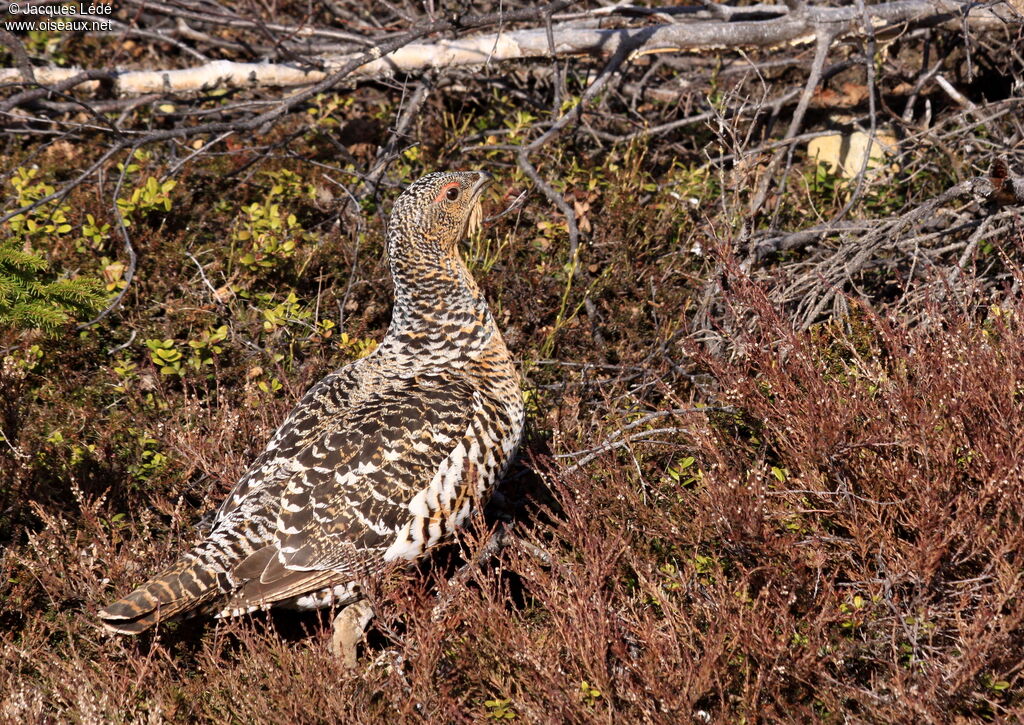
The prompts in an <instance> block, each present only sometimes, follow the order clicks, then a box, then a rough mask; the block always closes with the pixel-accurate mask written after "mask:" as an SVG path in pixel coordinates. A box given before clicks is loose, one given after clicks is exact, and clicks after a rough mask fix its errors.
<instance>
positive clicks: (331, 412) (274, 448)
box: [216, 358, 366, 521]
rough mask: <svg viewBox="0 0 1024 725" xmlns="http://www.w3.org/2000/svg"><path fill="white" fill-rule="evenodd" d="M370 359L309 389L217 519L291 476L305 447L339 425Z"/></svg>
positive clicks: (249, 470)
mask: <svg viewBox="0 0 1024 725" xmlns="http://www.w3.org/2000/svg"><path fill="white" fill-rule="evenodd" d="M365 360H366V358H363V359H361V360H356V361H355V362H353V363H351V364H349V365H346V366H345V367H343V368H341V369H339V370H335V371H334V372H333V373H331V374H330V375H327V376H326V377H324V378H323V379H322V380H321V381H320V382H318V383H317V384H316V385H314V386H313V387H312V388H310V389H309V390H308V391H306V394H305V395H304V396H302V400H300V401H299V403H298V404H297V405H296V406H295V408H293V409H292V412H291V413H289V415H288V417H287V418H286V419H285V420H284V422H282V423H281V425H280V426H278V428H277V430H276V431H275V432H274V435H273V437H271V439H270V441H269V442H268V443H267V447H266V448H265V449H264V450H263V452H262V453H261V454H260V455H259V456H257V458H256V460H254V461H253V462H252V465H250V466H249V468H248V470H247V471H246V472H245V473H244V474H243V475H242V477H241V478H240V479H239V480H238V483H236V484H235V487H234V488H233V489H232V490H231V493H230V494H229V495H228V496H227V498H225V499H224V502H223V503H222V504H221V505H220V508H219V509H218V511H217V518H216V521H220V520H221V519H223V518H224V517H225V516H226V515H227V514H228V513H229V512H231V511H232V510H234V509H235V508H237V507H238V506H239V505H240V504H241V503H242V502H243V501H244V500H245V499H246V498H247V497H249V496H250V495H251V494H252V493H254V492H255V491H257V490H258V489H260V488H264V487H267V486H273V485H275V484H280V483H281V482H283V481H284V480H285V479H287V478H288V477H289V476H290V475H291V470H290V465H291V463H292V462H293V461H294V459H295V457H296V456H297V455H298V454H299V452H300V451H302V449H304V448H306V446H308V445H309V443H310V442H311V441H312V440H314V439H315V438H316V437H317V436H318V435H320V434H321V433H322V432H323V431H324V430H326V429H327V428H328V427H329V426H330V425H332V424H337V419H338V416H339V415H341V414H343V413H344V411H345V409H346V407H348V404H349V399H350V398H351V397H352V393H353V392H354V391H355V390H357V389H358V388H359V387H360V383H359V368H360V367H361V366H362V365H363V364H364V363H365Z"/></svg>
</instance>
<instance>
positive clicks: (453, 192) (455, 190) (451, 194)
mask: <svg viewBox="0 0 1024 725" xmlns="http://www.w3.org/2000/svg"><path fill="white" fill-rule="evenodd" d="M460 193H461V191H460V189H459V187H457V186H453V187H452V188H450V189H449V190H448V193H447V194H445V196H446V197H448V201H455V200H456V199H458V198H459V194H460Z"/></svg>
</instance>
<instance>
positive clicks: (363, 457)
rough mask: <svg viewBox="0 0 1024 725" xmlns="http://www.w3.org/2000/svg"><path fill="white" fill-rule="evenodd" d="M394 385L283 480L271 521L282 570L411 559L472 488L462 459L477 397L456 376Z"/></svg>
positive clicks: (439, 533) (442, 529)
mask: <svg viewBox="0 0 1024 725" xmlns="http://www.w3.org/2000/svg"><path fill="white" fill-rule="evenodd" d="M396 382H400V383H402V384H400V385H398V386H394V387H391V388H390V389H388V390H387V391H385V392H382V393H380V394H378V395H375V396H374V397H373V398H372V399H370V400H367V401H364V402H363V404H361V405H360V406H359V408H358V410H355V411H352V415H351V417H350V418H349V419H348V420H346V421H345V424H344V426H339V429H338V430H334V431H330V432H327V433H325V434H324V435H323V436H321V437H320V438H319V440H318V441H316V442H315V443H313V444H311V445H310V446H309V447H308V448H306V449H305V450H303V452H302V454H301V455H300V457H299V461H300V463H301V464H302V467H303V469H304V470H303V472H302V473H299V474H296V475H294V476H292V478H290V479H289V481H288V484H287V487H286V488H285V491H284V495H283V496H282V500H281V510H280V515H279V518H278V533H277V542H278V545H279V547H280V551H281V561H282V563H283V564H284V565H285V566H286V567H287V568H289V569H300V570H322V569H331V570H336V571H338V570H341V571H343V570H346V569H350V568H351V567H352V566H353V565H359V564H360V563H365V559H366V558H367V557H369V558H371V559H380V558H384V559H394V558H414V557H415V556H417V555H419V554H420V553H422V552H423V550H424V549H426V548H428V547H429V546H431V545H432V544H434V543H436V542H437V541H438V540H439V539H440V538H441V537H443V536H444V535H445V534H446V533H447V532H448V528H449V522H448V521H441V519H446V518H447V517H448V516H449V515H450V514H451V513H452V505H453V504H454V503H455V501H456V500H459V501H462V500H465V497H466V495H468V493H469V492H468V491H466V490H464V489H465V488H466V484H469V485H471V486H473V487H474V488H475V486H476V484H477V482H476V481H470V480H469V476H468V475H467V474H468V473H469V469H470V467H471V464H472V462H471V461H470V460H469V458H470V457H469V456H467V452H468V451H469V450H470V449H471V448H475V447H476V446H474V445H473V443H472V441H471V440H470V439H471V438H473V437H474V427H473V422H474V420H475V419H478V418H479V416H480V415H481V412H482V410H483V403H482V400H481V396H480V394H479V393H478V392H476V391H475V389H474V387H473V386H472V385H471V384H470V382H469V381H468V380H466V379H465V378H462V377H457V376H454V375H420V376H417V377H415V378H411V379H407V380H404V381H396ZM474 493H475V492H474ZM431 525H433V529H429V527H430V526H431ZM417 527H418V528H417ZM414 529H415V530H414ZM403 537H404V538H403Z"/></svg>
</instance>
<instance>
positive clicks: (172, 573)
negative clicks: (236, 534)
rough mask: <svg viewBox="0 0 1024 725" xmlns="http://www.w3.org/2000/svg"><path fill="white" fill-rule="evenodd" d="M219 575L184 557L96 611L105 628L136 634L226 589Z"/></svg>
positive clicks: (224, 582)
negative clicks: (122, 596)
mask: <svg viewBox="0 0 1024 725" xmlns="http://www.w3.org/2000/svg"><path fill="white" fill-rule="evenodd" d="M224 579H226V576H225V575H224V574H223V572H220V571H218V570H217V569H214V568H212V567H210V565H209V564H206V563H204V562H202V561H200V560H196V559H191V558H184V559H180V560H179V561H178V562H177V563H176V564H174V565H173V566H171V567H170V568H169V569H167V570H165V571H164V572H163V573H161V574H159V575H157V576H155V577H153V578H152V579H150V580H149V581H148V582H146V583H145V584H143V585H142V586H140V587H139V588H138V589H136V590H135V591H133V592H132V593H131V594H129V595H128V596H126V597H124V598H123V599H119V600H117V601H116V602H114V603H113V604H111V605H110V606H108V607H105V608H104V609H101V610H100V611H99V617H100V621H101V622H102V623H103V626H104V627H106V628H107V629H109V630H111V631H113V632H118V633H120V634H140V633H142V632H145V631H146V630H147V629H149V628H150V627H152V626H153V625H155V624H156V623H157V622H162V621H164V620H166V619H170V618H171V617H174V616H175V615H178V614H182V613H185V612H189V611H191V610H193V609H196V608H198V607H200V606H201V605H202V604H204V603H205V602H207V601H209V600H210V599H213V598H215V597H217V596H218V595H220V594H223V593H224V591H226V590H227V589H228V586H227V582H226V581H224Z"/></svg>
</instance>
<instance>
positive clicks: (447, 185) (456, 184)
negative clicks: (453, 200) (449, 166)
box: [434, 181, 459, 204]
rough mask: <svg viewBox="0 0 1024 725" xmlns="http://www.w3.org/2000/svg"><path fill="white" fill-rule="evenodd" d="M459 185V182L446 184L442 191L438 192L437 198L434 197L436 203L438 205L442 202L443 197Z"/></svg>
mask: <svg viewBox="0 0 1024 725" xmlns="http://www.w3.org/2000/svg"><path fill="white" fill-rule="evenodd" d="M458 185H459V182H457V181H453V182H451V183H450V184H445V185H444V186H442V187H441V191H439V192H437V196H435V197H434V203H435V204H436V203H437V202H439V201H441V197H443V196H444V195H445V194H446V193H447V192H448V190H449V189H451V188H452V187H453V186H458Z"/></svg>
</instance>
